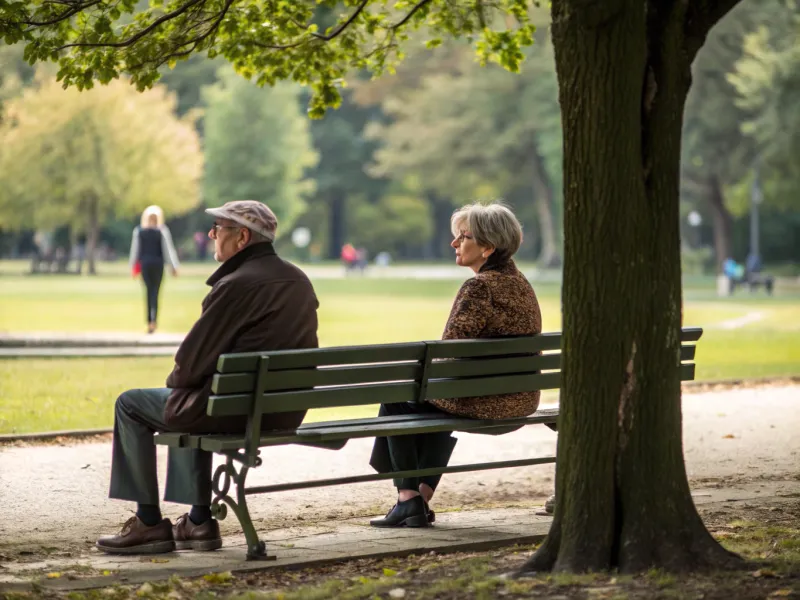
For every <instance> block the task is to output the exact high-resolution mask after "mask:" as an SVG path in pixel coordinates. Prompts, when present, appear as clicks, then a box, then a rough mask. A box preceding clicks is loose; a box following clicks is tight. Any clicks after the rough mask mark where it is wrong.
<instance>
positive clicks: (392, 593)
mask: <svg viewBox="0 0 800 600" xmlns="http://www.w3.org/2000/svg"><path fill="white" fill-rule="evenodd" d="M389 597H390V598H405V597H406V591H405V590H404V589H403V588H394V589H393V590H389Z"/></svg>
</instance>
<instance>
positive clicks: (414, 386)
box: [207, 382, 419, 417]
mask: <svg viewBox="0 0 800 600" xmlns="http://www.w3.org/2000/svg"><path fill="white" fill-rule="evenodd" d="M418 390H419V384H418V383H415V382H399V383H380V384H366V385H353V386H349V385H346V386H333V387H329V388H317V389H313V390H300V391H294V392H270V393H267V394H264V395H262V396H261V398H260V399H259V400H258V403H259V408H260V409H261V410H262V411H263V412H265V413H279V412H290V411H293V410H308V409H312V408H329V407H339V406H361V405H363V404H380V403H384V404H394V403H395V402H412V401H414V400H416V399H417V393H418ZM251 402H252V395H250V394H233V395H229V396H211V397H210V398H209V399H208V409H207V414H208V415H209V416H212V417H225V416H232V415H246V414H248V413H249V410H250V403H251Z"/></svg>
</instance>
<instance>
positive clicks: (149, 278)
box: [142, 263, 164, 323]
mask: <svg viewBox="0 0 800 600" xmlns="http://www.w3.org/2000/svg"><path fill="white" fill-rule="evenodd" d="M163 277H164V265H163V264H162V263H146V264H143V265H142V281H144V287H145V289H146V290H147V322H148V323H155V322H156V320H157V318H158V292H159V290H160V289H161V279H162V278H163Z"/></svg>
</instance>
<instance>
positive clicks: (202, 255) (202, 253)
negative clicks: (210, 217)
mask: <svg viewBox="0 0 800 600" xmlns="http://www.w3.org/2000/svg"><path fill="white" fill-rule="evenodd" d="M194 247H195V249H196V250H197V260H199V261H204V260H205V259H206V254H207V253H208V234H206V233H204V232H202V231H198V232H196V233H195V234H194Z"/></svg>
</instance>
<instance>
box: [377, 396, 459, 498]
mask: <svg viewBox="0 0 800 600" xmlns="http://www.w3.org/2000/svg"><path fill="white" fill-rule="evenodd" d="M431 413H433V414H441V415H442V416H444V415H447V414H448V413H445V412H444V411H441V410H439V409H438V408H436V407H435V406H433V405H432V404H427V403H418V402H398V403H396V404H381V409H380V412H379V413H378V416H381V417H384V416H387V415H411V414H431ZM457 441H458V440H456V438H454V437H453V436H452V432H450V431H443V432H440V433H423V434H416V435H397V436H392V437H380V438H375V446H374V447H373V449H372V457H371V458H370V461H369V464H370V465H371V466H372V468H373V469H375V470H376V471H377V472H378V473H391V472H392V471H413V470H415V469H431V468H434V467H446V466H447V463H448V462H449V460H450V456H451V455H452V454H453V448H455V445H456V442H457ZM441 478H442V476H441V475H428V476H426V477H409V478H405V479H395V480H394V485H395V487H396V488H397V489H398V490H414V491H418V490H419V486H420V484H422V483H425V484H427V485H429V486H430V487H431V489H434V490H435V489H436V486H437V485H438V484H439V480H440V479H441Z"/></svg>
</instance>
